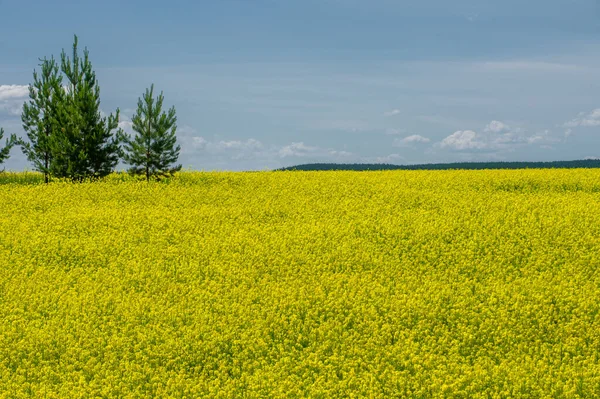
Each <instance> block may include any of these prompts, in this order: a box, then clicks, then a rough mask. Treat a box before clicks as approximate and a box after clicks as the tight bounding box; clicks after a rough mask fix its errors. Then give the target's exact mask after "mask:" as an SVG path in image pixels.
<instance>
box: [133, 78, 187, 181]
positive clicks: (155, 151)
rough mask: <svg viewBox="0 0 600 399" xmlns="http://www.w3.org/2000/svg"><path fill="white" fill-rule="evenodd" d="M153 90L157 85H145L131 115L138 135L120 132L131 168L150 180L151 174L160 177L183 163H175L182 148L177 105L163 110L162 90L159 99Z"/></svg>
mask: <svg viewBox="0 0 600 399" xmlns="http://www.w3.org/2000/svg"><path fill="white" fill-rule="evenodd" d="M153 93H154V85H152V86H151V87H150V89H146V93H145V94H144V96H143V98H140V99H138V108H137V111H136V114H135V116H134V117H133V118H132V122H133V130H134V131H135V132H136V135H135V136H134V137H133V138H132V137H131V136H129V135H127V134H124V133H122V134H121V140H122V142H123V144H124V145H123V148H124V151H123V160H124V161H125V163H127V164H129V165H131V166H132V167H131V168H130V169H129V172H130V173H131V174H143V175H145V177H146V180H147V181H148V180H150V177H154V178H156V179H158V178H160V177H164V176H168V175H172V174H173V173H174V172H176V171H178V170H180V169H181V165H177V166H175V167H173V166H172V164H173V163H175V162H177V158H179V151H180V149H181V147H180V146H179V145H177V146H175V144H176V141H177V138H176V137H175V131H176V130H177V125H176V122H177V117H176V116H175V107H171V108H170V109H169V110H168V112H163V111H162V106H163V100H164V96H163V93H162V92H161V93H160V95H159V96H158V97H157V98H156V100H155V99H154V97H153Z"/></svg>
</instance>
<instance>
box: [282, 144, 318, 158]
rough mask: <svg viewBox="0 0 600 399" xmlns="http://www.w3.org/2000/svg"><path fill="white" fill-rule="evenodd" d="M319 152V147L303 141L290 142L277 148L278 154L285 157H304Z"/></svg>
mask: <svg viewBox="0 0 600 399" xmlns="http://www.w3.org/2000/svg"><path fill="white" fill-rule="evenodd" d="M317 152H319V147H311V146H307V145H306V144H304V142H302V141H301V142H298V143H292V144H288V145H286V146H284V147H282V148H281V149H280V150H279V156H280V157H281V158H285V157H305V156H308V155H313V154H315V153H317Z"/></svg>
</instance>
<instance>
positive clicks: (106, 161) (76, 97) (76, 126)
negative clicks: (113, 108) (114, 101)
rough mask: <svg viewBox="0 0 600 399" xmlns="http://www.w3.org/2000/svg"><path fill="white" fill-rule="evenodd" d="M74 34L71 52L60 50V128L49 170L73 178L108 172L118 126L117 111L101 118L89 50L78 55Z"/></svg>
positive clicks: (115, 153)
mask: <svg viewBox="0 0 600 399" xmlns="http://www.w3.org/2000/svg"><path fill="white" fill-rule="evenodd" d="M77 45H78V39H77V36H75V39H74V43H73V55H72V58H69V57H68V56H67V55H66V53H65V51H64V50H63V52H62V54H61V70H62V72H63V74H64V75H65V77H66V80H67V84H68V85H67V88H66V91H65V93H64V96H63V100H62V101H60V104H59V106H58V109H57V119H58V124H59V126H60V131H59V132H58V134H57V135H56V137H55V140H54V141H53V144H52V152H53V160H52V163H51V165H50V171H51V173H52V174H53V175H54V176H56V177H59V178H70V179H72V180H76V181H82V180H85V179H95V178H100V177H103V176H106V175H108V174H109V173H110V172H111V171H113V170H114V168H115V166H116V165H117V162H118V160H119V157H118V155H119V150H120V148H119V143H118V139H117V137H116V135H115V134H114V133H113V131H114V130H116V129H117V128H118V121H119V110H118V109H117V112H116V114H115V115H113V114H110V115H109V116H108V117H102V115H101V113H100V87H99V86H98V81H97V80H96V73H95V72H94V71H93V69H92V64H91V62H90V60H89V52H88V50H87V48H86V49H84V51H83V58H81V57H80V56H79V54H78V49H77Z"/></svg>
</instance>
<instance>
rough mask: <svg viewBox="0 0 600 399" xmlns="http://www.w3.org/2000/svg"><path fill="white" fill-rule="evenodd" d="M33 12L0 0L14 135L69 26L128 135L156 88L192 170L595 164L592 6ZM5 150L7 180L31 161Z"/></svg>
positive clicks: (597, 100) (596, 21)
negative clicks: (36, 78) (43, 67)
mask: <svg viewBox="0 0 600 399" xmlns="http://www.w3.org/2000/svg"><path fill="white" fill-rule="evenodd" d="M66 1H67V0H58V1H57V3H65V4H66ZM30 3H31V4H30ZM30 3H28V4H27V5H25V4H24V3H22V2H21V3H20V2H10V3H5V2H0V12H1V13H2V14H3V15H5V18H4V21H5V22H6V23H5V24H3V25H2V26H0V35H2V37H12V38H14V40H11V42H10V43H9V42H7V41H0V54H2V57H1V58H0V127H3V128H4V129H5V130H6V131H7V132H9V133H17V134H18V135H23V130H22V127H21V123H20V113H21V109H22V105H23V103H24V102H25V101H27V99H28V95H29V89H28V84H29V83H31V82H32V80H33V79H32V72H33V70H34V68H37V65H38V63H39V58H42V57H44V56H51V55H54V56H55V57H57V56H58V55H59V54H60V51H61V50H62V49H63V48H66V49H68V48H69V46H70V43H71V40H72V34H73V33H77V34H78V35H79V37H80V43H81V44H82V45H84V46H87V47H88V48H89V50H90V58H91V60H92V63H93V65H94V67H95V70H96V72H97V75H98V79H99V82H100V86H101V89H102V91H101V100H102V108H103V109H105V110H107V111H111V110H114V109H115V108H117V107H119V108H120V109H121V113H122V120H121V123H120V127H121V128H123V129H125V130H126V131H129V132H131V121H130V118H131V116H132V115H133V112H134V108H135V106H136V103H137V98H138V97H139V96H141V95H142V93H143V92H144V90H145V88H146V87H149V86H150V84H152V83H154V84H155V85H156V87H157V88H158V89H160V90H163V91H164V94H165V105H167V106H171V105H174V106H175V107H176V109H177V114H178V126H179V127H178V139H179V142H180V144H181V146H182V153H181V157H180V162H181V163H182V164H183V165H184V167H188V168H193V169H198V170H213V169H216V170H264V169H272V168H279V167H282V166H289V165H294V164H300V163H309V162H336V163H345V162H348V163H356V162H369V163H371V162H382V163H404V164H414V163H430V162H455V161H487V160H490V161H497V160H505V161H551V160H569V159H584V158H588V159H589V158H597V157H600V96H599V95H598V93H600V56H598V55H597V54H600V52H598V51H597V50H599V49H600V38H599V37H598V35H597V32H598V29H599V28H600V18H598V15H599V14H598V9H597V5H596V4H595V1H594V0H550V1H543V2H542V1H541V0H532V1H531V2H517V1H516V0H503V1H496V0H494V1H491V2H485V3H482V2H480V1H475V0H457V1H456V2H446V1H442V0H423V1H419V2H416V1H398V2H392V1H389V0H373V1H371V2H368V6H367V3H366V2H363V1H358V0H344V1H342V0H323V1H317V0H306V1H305V2H283V1H279V0H257V1H255V2H246V1H241V0H227V1H224V2H211V3H214V4H191V3H190V2H184V1H177V0H176V1H173V2H171V3H169V4H168V5H167V4H166V3H163V2H160V1H158V0H149V2H144V3H143V4H146V5H147V6H148V5H149V6H150V7H145V9H146V10H147V11H146V12H145V13H143V15H142V14H140V13H136V12H134V11H135V10H139V7H138V6H139V5H140V4H142V3H141V1H139V0H134V1H131V2H127V4H121V3H119V2H117V1H116V0H107V1H106V2H105V3H103V6H102V9H103V10H105V11H96V9H95V8H93V7H92V5H91V4H90V5H86V4H81V6H80V7H78V8H77V9H73V8H72V7H69V8H67V9H68V10H69V11H68V12H67V13H68V14H69V15H68V17H69V18H66V19H65V18H64V15H62V14H61V12H59V11H60V10H61V9H62V8H61V7H60V5H61V4H55V5H54V6H53V7H50V5H48V4H46V3H45V2H42V1H41V0H35V1H32V2H30ZM148 3H150V4H148ZM200 3H203V2H200ZM114 7H119V9H121V10H122V11H123V12H122V13H117V14H115V13H112V12H109V10H111V9H112V8H114ZM92 10H94V13H95V14H94V15H96V17H95V18H94V20H87V19H86V18H87V15H89V13H90V12H91V11H92ZM24 12H27V13H28V15H31V23H30V24H28V25H27V26H23V24H22V23H19V22H18V21H19V19H18V18H17V17H18V16H19V15H22V13H24ZM53 16H55V17H59V16H60V19H61V20H63V21H65V20H66V21H75V22H68V23H65V24H61V25H60V26H56V25H55V24H53V23H52V21H53ZM125 16H127V18H125ZM307 21H309V22H310V23H306V22H307ZM125 22H127V23H125ZM148 24H152V26H160V28H158V29H152V30H151V29H149V28H148V26H149V25H148ZM106 26H110V27H111V29H110V30H107V29H106ZM11 154H12V156H11V159H10V160H9V161H8V162H7V163H6V165H5V166H6V168H7V169H13V170H21V169H25V168H30V166H29V164H28V163H27V161H26V159H25V157H24V156H23V155H22V154H20V151H19V150H18V149H13V151H12V153H11Z"/></svg>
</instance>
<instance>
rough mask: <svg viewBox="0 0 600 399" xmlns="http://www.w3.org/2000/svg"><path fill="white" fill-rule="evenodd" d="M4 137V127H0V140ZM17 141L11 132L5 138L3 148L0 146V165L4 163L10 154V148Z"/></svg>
mask: <svg viewBox="0 0 600 399" xmlns="http://www.w3.org/2000/svg"><path fill="white" fill-rule="evenodd" d="M3 137H4V129H2V128H0V140H2V138H3ZM16 142H17V137H16V136H15V135H14V134H13V135H11V136H10V138H8V139H7V140H6V145H5V146H4V148H0V165H1V164H3V163H4V161H6V160H7V159H8V157H9V156H10V150H11V149H12V148H13V146H14V145H15V144H16Z"/></svg>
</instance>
